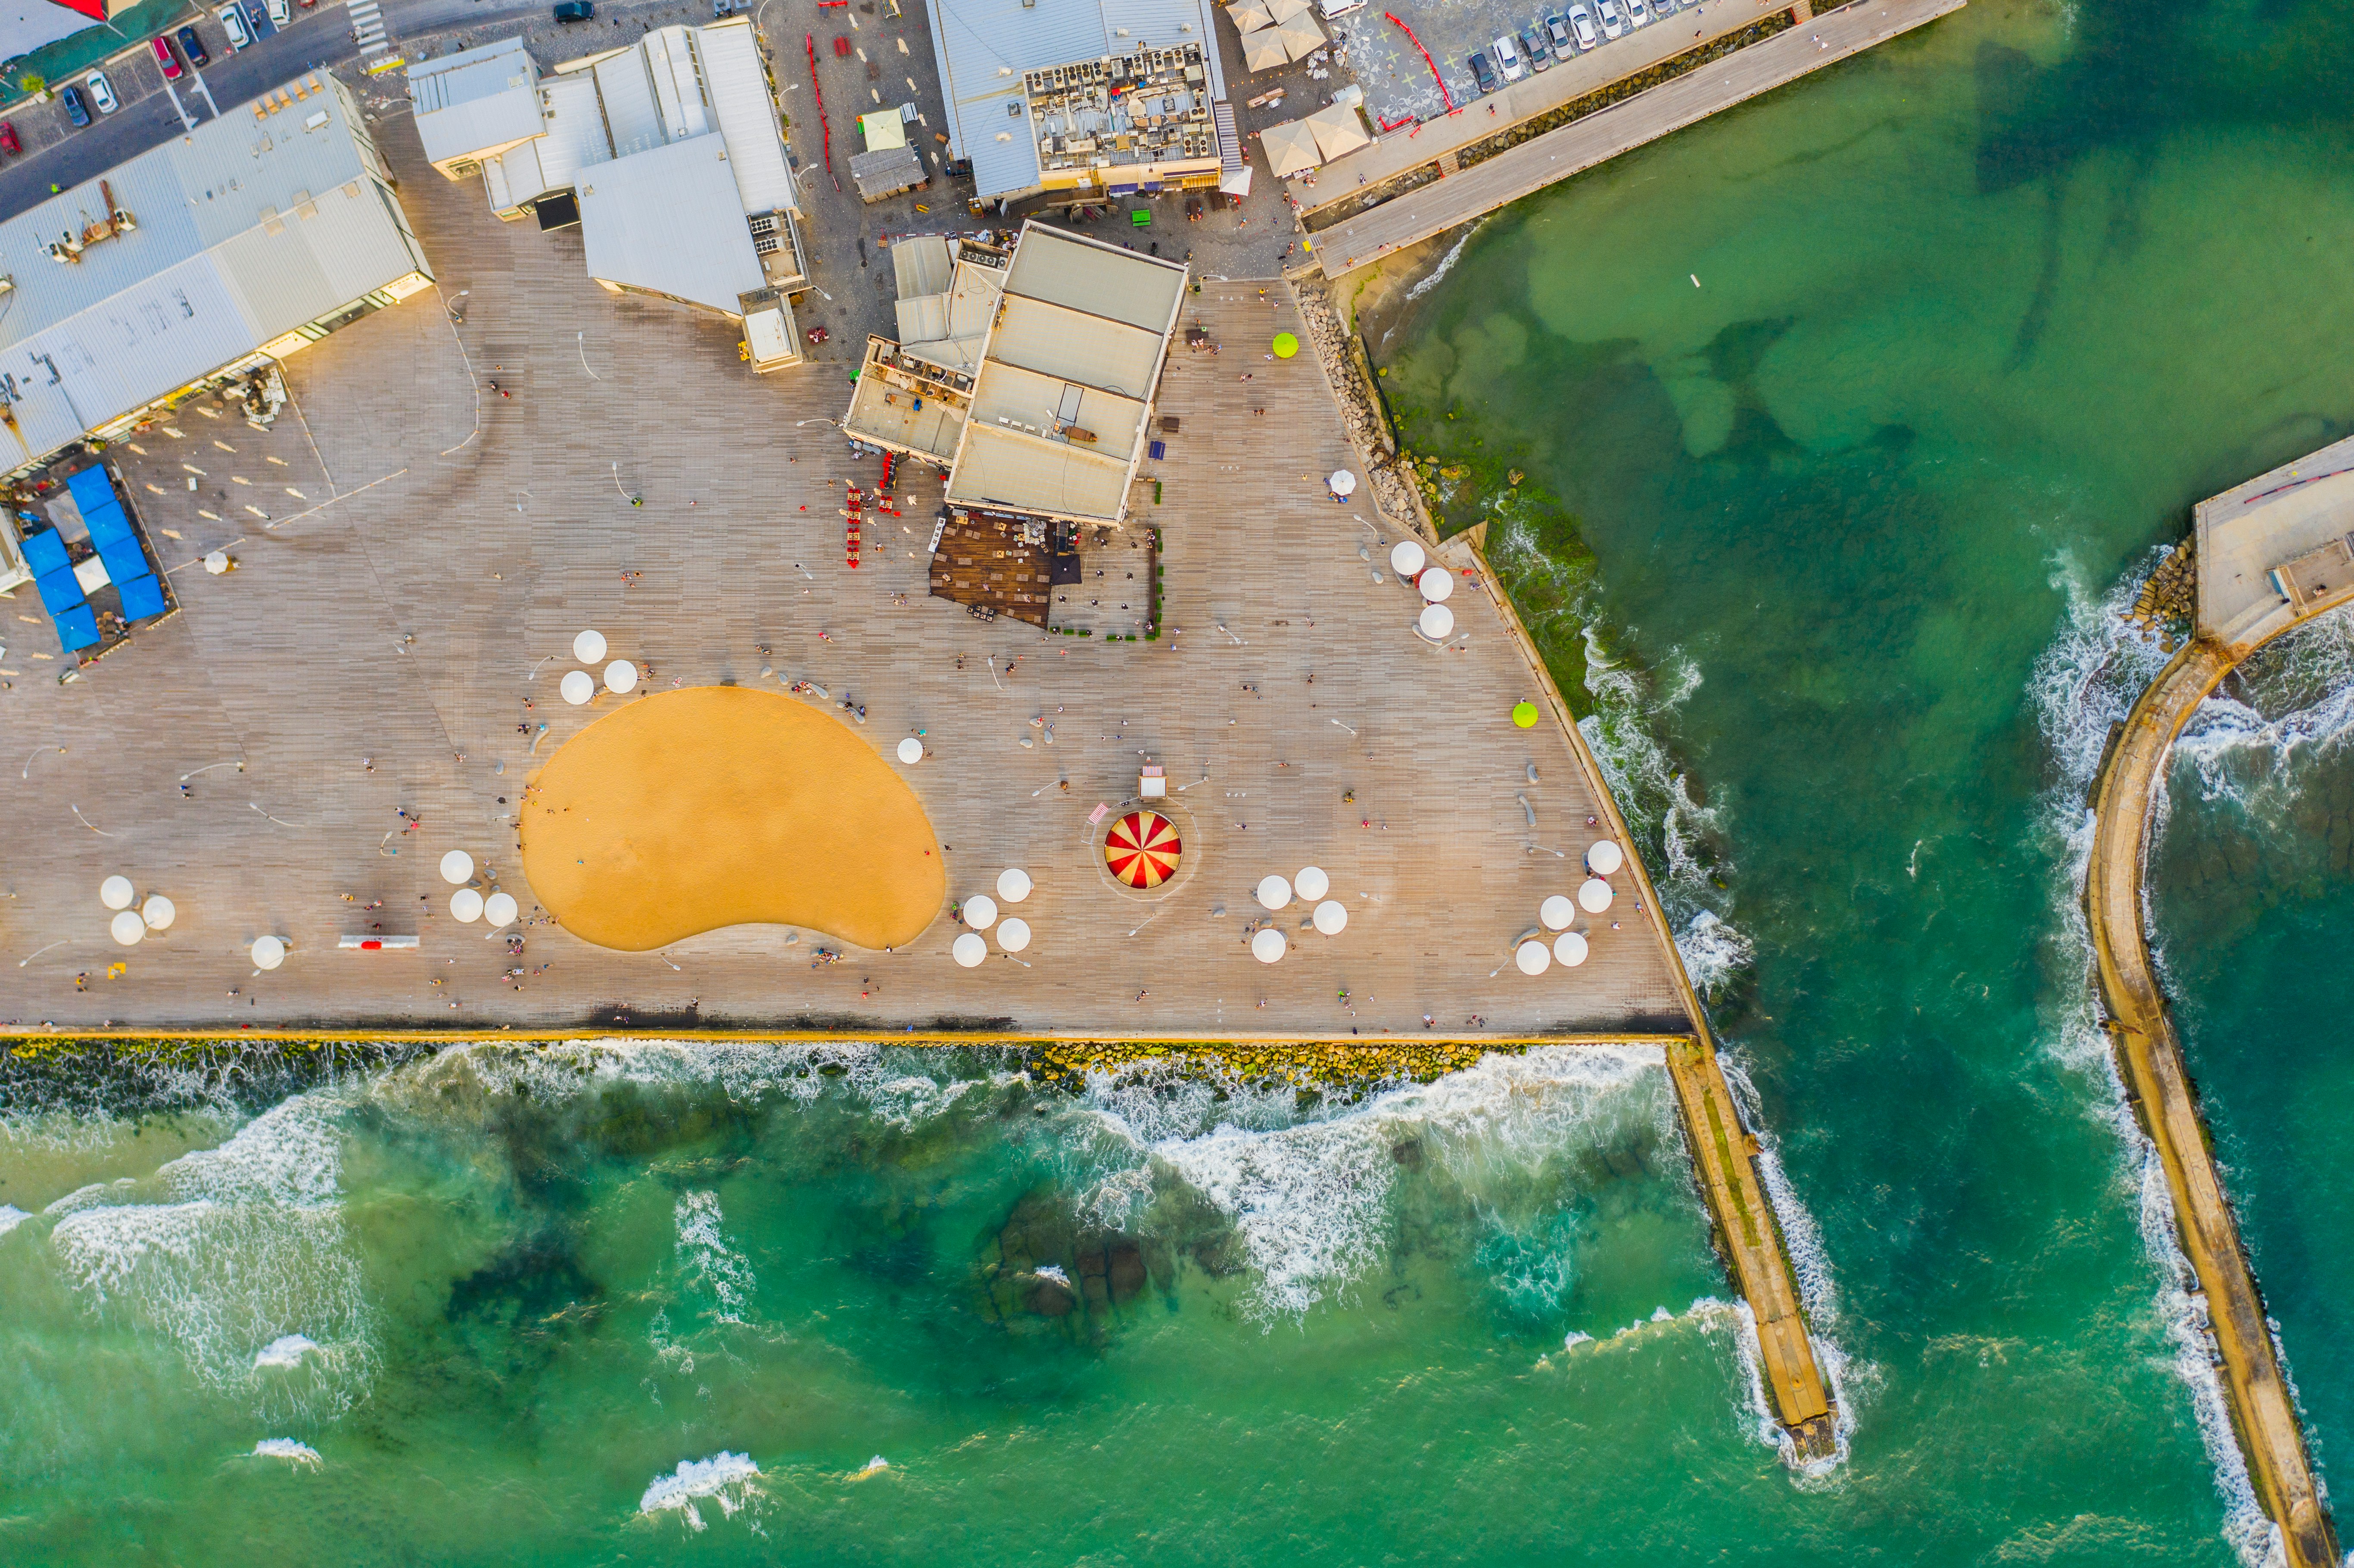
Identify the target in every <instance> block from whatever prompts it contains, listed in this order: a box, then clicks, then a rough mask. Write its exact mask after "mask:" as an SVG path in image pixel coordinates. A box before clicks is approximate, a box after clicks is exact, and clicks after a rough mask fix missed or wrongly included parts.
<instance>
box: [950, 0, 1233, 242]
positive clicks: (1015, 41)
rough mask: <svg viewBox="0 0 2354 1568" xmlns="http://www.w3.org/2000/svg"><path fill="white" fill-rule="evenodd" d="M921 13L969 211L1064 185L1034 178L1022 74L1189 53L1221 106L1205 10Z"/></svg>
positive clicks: (1130, 4)
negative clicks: (969, 191)
mask: <svg viewBox="0 0 2354 1568" xmlns="http://www.w3.org/2000/svg"><path fill="white" fill-rule="evenodd" d="M928 12H929V18H930V25H931V29H932V48H933V52H934V53H935V54H937V55H938V57H939V64H940V92H941V96H942V98H943V99H944V100H945V101H946V103H947V107H948V116H949V151H950V152H951V153H953V154H955V155H956V156H958V157H961V158H967V159H970V160H971V163H972V178H973V196H974V199H975V200H978V201H994V200H996V199H997V198H998V197H1000V196H1025V195H1028V194H1030V193H1031V192H1034V191H1036V190H1039V189H1041V188H1043V187H1044V185H1046V184H1048V183H1061V184H1069V183H1070V182H1069V181H1067V180H1066V181H1062V182H1049V181H1048V180H1047V179H1046V177H1045V175H1044V173H1043V171H1042V168H1041V164H1040V155H1039V136H1040V133H1041V130H1042V127H1041V125H1040V124H1039V123H1038V121H1037V118H1036V117H1035V116H1034V114H1033V112H1032V109H1031V105H1030V103H1029V101H1028V95H1027V91H1026V84H1025V81H1024V78H1025V77H1026V75H1027V74H1028V73H1029V72H1031V71H1034V70H1044V69H1051V68H1053V67H1056V66H1068V65H1071V64H1074V63H1075V62H1080V61H1094V60H1101V59H1106V58H1114V57H1120V58H1126V57H1132V56H1135V55H1137V54H1138V53H1140V52H1141V51H1143V50H1145V49H1148V48H1155V49H1176V48H1182V47H1183V46H1185V45H1187V44H1195V45H1199V46H1200V48H1201V52H1202V65H1203V67H1204V69H1205V74H1206V89H1207V93H1208V96H1209V98H1210V99H1212V100H1214V101H1215V100H1223V99H1224V98H1225V96H1226V87H1225V71H1224V69H1223V67H1222V66H1221V65H1220V63H1219V59H1218V46H1217V36H1216V34H1215V33H1214V31H1213V30H1212V26H1211V19H1210V5H1209V0H933V4H932V5H930V6H929V7H928ZM1098 172H1100V171H1098ZM1103 183H1116V182H1103ZM1210 183H1213V184H1214V183H1215V182H1214V181H1212V182H1210Z"/></svg>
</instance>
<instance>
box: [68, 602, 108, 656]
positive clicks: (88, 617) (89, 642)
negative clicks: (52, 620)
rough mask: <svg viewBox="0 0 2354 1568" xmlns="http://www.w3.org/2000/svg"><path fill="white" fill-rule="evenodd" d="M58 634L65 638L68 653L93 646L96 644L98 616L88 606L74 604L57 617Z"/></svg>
mask: <svg viewBox="0 0 2354 1568" xmlns="http://www.w3.org/2000/svg"><path fill="white" fill-rule="evenodd" d="M58 636H59V637H62V638H63V639H65V644H66V652H69V653H72V652H77V651H79V650H80V649H84V648H92V647H95V646H97V644H98V617H96V616H95V615H92V614H91V613H90V606H88V605H86V604H80V605H76V606H75V607H74V608H73V609H69V610H67V611H66V612H65V613H64V614H63V615H60V616H58Z"/></svg>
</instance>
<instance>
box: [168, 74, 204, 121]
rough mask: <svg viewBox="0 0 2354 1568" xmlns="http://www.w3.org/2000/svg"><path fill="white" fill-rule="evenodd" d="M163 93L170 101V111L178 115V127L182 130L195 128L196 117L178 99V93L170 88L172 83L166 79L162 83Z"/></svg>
mask: <svg viewBox="0 0 2354 1568" xmlns="http://www.w3.org/2000/svg"><path fill="white" fill-rule="evenodd" d="M164 96H165V97H166V98H169V99H170V100H171V101H172V112H173V113H175V114H176V115H178V116H179V117H180V129H181V130H183V131H193V130H195V129H196V116H195V115H193V114H191V113H189V112H188V106H187V105H186V104H185V103H182V102H181V101H180V95H179V94H178V93H176V92H174V91H173V90H172V84H171V83H170V82H168V81H167V82H165V83H164Z"/></svg>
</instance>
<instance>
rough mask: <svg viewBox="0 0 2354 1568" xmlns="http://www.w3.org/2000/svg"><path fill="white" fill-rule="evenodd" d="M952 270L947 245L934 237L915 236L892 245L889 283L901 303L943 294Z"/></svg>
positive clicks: (941, 239) (952, 260) (946, 242)
mask: <svg viewBox="0 0 2354 1568" xmlns="http://www.w3.org/2000/svg"><path fill="white" fill-rule="evenodd" d="M955 270H956V260H955V258H954V257H953V256H951V255H950V254H949V242H948V241H947V240H946V239H943V238H940V237H939V236H938V235H937V234H915V235H910V236H908V237H907V238H905V239H899V240H895V241H893V242H892V245H891V281H892V284H893V286H894V287H896V289H897V290H898V291H899V298H900V299H902V300H912V299H914V298H915V297H916V296H917V295H918V294H945V293H947V292H948V291H949V276H950V274H952V273H953V272H954V271H955ZM941 308H942V310H944V311H945V310H946V308H947V307H946V306H945V305H943V306H942V307H941Z"/></svg>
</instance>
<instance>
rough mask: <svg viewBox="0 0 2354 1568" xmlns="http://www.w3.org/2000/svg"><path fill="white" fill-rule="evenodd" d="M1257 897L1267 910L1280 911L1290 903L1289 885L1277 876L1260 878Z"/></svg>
mask: <svg viewBox="0 0 2354 1568" xmlns="http://www.w3.org/2000/svg"><path fill="white" fill-rule="evenodd" d="M1257 899H1258V901H1259V902H1260V903H1261V904H1264V905H1266V906H1267V907H1268V908H1269V909H1280V908H1282V907H1283V906H1285V905H1287V904H1288V903H1290V902H1291V884H1289V883H1288V882H1286V881H1285V880H1284V879H1283V878H1281V877H1279V876H1267V877H1262V878H1260V879H1259V885H1258V892H1257Z"/></svg>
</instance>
